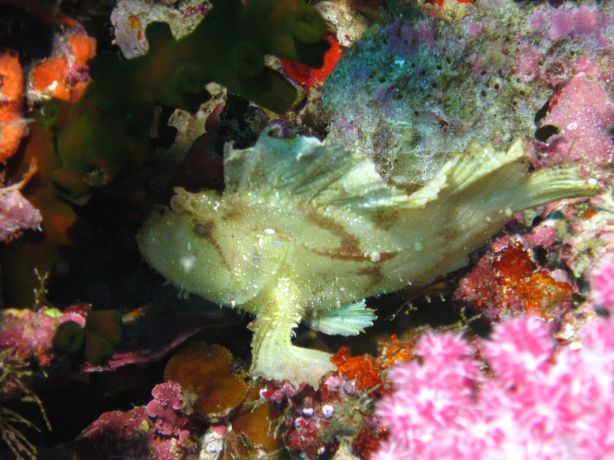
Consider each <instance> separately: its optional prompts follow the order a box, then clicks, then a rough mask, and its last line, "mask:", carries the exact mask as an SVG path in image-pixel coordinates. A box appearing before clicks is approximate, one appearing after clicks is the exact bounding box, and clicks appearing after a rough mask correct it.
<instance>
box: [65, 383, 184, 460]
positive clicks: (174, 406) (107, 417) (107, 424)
mask: <svg viewBox="0 0 614 460" xmlns="http://www.w3.org/2000/svg"><path fill="white" fill-rule="evenodd" d="M151 394H152V395H153V397H154V399H153V400H152V401H150V402H149V404H147V406H145V407H135V408H134V409H131V410H129V411H126V412H121V411H113V412H105V413H104V414H102V415H101V416H100V418H99V419H98V420H96V421H95V422H94V423H92V424H91V425H90V426H88V427H87V428H86V429H85V430H83V432H82V433H81V434H80V435H79V437H78V438H77V439H76V440H75V442H74V445H73V450H74V452H73V454H74V455H73V457H72V458H73V459H74V460H79V459H84V460H85V459H87V460H96V459H105V460H106V459H108V458H116V457H117V458H119V457H122V458H135V459H141V458H142V459H145V458H147V459H152V460H175V459H183V458H187V456H188V455H190V454H194V453H195V449H196V443H195V442H194V441H193V440H192V439H191V435H190V431H189V430H188V429H187V426H188V423H189V419H188V417H187V415H186V414H185V412H183V399H182V394H181V386H180V385H179V384H178V383H176V382H166V383H163V384H160V385H156V386H155V387H154V388H153V390H152V392H151Z"/></svg>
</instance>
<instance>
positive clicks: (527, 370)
mask: <svg viewBox="0 0 614 460" xmlns="http://www.w3.org/2000/svg"><path fill="white" fill-rule="evenodd" d="M612 337H614V322H613V321H611V320H593V321H592V322H590V323H588V324H587V325H586V326H585V328H584V330H583V347H582V348H581V349H579V350H575V349H570V348H561V349H558V350H557V348H556V344H555V342H554V341H553V340H552V339H551V337H550V333H549V330H548V325H547V324H546V323H545V322H542V321H541V320H539V319H537V318H535V317H521V318H516V319H513V320H509V321H505V322H503V323H501V324H499V325H498V326H497V327H496V328H495V332H494V334H493V338H492V340H491V341H489V342H485V343H484V344H483V346H481V347H479V346H477V347H473V346H470V345H469V344H467V343H466V342H465V341H464V340H462V339H460V338H459V337H458V336H455V335H452V334H450V333H445V334H428V335H426V336H424V337H423V338H422V339H420V341H419V342H418V344H417V347H416V355H418V356H419V357H420V358H421V359H420V360H414V361H412V362H409V363H406V364H402V365H399V366H398V367H396V368H395V369H393V370H392V371H391V375H390V377H391V380H392V382H393V384H394V386H395V392H394V393H393V394H392V395H391V396H389V397H387V398H385V399H384V400H382V401H381V402H380V403H379V406H378V412H379V414H380V415H381V417H382V420H383V422H384V424H385V425H386V426H387V427H388V428H389V431H390V438H389V440H388V441H387V442H386V443H385V444H384V445H383V447H382V449H381V450H380V451H379V452H378V453H377V454H376V456H375V457H374V458H375V459H377V460H384V459H392V458H394V459H401V458H421V459H441V458H459V459H463V458H467V459H474V458H483V459H491V458H492V459H494V458H512V457H516V458H539V459H544V458H549V459H553V458H604V457H606V456H608V455H609V456H611V455H612V454H614V439H612V436H611V435H609V434H608V433H612V430H613V428H614V339H612ZM480 351H481V352H482V354H483V356H484V358H485V361H481V360H479V359H477V358H476V357H475V356H476V353H479V352H480Z"/></svg>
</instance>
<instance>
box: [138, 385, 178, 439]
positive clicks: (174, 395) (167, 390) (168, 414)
mask: <svg viewBox="0 0 614 460" xmlns="http://www.w3.org/2000/svg"><path fill="white" fill-rule="evenodd" d="M151 394H152V396H153V397H154V399H152V400H151V401H150V402H149V403H148V404H147V406H145V412H146V413H147V415H148V416H149V417H150V418H151V419H153V420H155V423H156V431H157V432H158V433H159V434H162V435H166V436H170V435H173V436H179V437H181V436H182V434H183V436H184V437H185V433H183V430H181V429H180V427H183V426H185V424H186V423H187V422H188V418H187V417H185V415H184V414H183V413H182V412H181V410H182V409H183V397H182V395H181V385H179V384H178V383H177V382H165V383H162V384H160V385H156V386H155V387H154V388H153V390H151ZM186 433H187V432H186Z"/></svg>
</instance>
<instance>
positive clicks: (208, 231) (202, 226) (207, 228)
mask: <svg viewBox="0 0 614 460" xmlns="http://www.w3.org/2000/svg"><path fill="white" fill-rule="evenodd" d="M193 232H194V234H195V235H197V236H200V237H202V238H210V237H211V235H212V234H213V222H212V221H208V222H204V223H202V222H199V223H197V224H195V225H194V228H193Z"/></svg>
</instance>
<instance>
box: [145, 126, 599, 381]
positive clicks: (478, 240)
mask: <svg viewBox="0 0 614 460" xmlns="http://www.w3.org/2000/svg"><path fill="white" fill-rule="evenodd" d="M526 171H527V167H526V164H525V161H524V155H523V150H522V146H521V144H520V143H516V144H514V146H513V147H512V148H511V149H510V151H509V152H507V153H500V152H495V151H494V150H493V149H492V148H488V147H477V146H472V147H470V148H469V149H468V150H467V151H466V152H464V153H463V154H462V155H459V156H457V157H455V158H453V159H452V160H450V161H449V162H448V163H447V164H446V165H445V166H444V167H443V169H442V170H441V171H440V172H439V173H438V174H437V175H436V176H435V177H434V178H433V179H432V180H431V181H430V182H428V183H427V184H426V185H425V186H424V187H423V188H421V189H419V190H418V191H417V192H415V193H413V194H411V195H407V194H405V193H404V192H402V191H400V190H397V189H395V188H393V187H391V186H389V185H387V184H386V183H385V182H384V181H383V180H382V179H381V177H380V176H379V175H378V174H377V172H376V171H375V167H374V165H373V164H372V163H371V162H370V160H368V159H367V158H365V157H362V156H360V155H356V154H351V153H349V152H346V151H344V150H343V149H341V148H339V147H335V146H329V145H326V144H321V143H320V142H319V141H317V140H316V139H313V138H304V137H297V138H296V139H293V140H283V139H274V138H272V137H269V136H268V134H267V133H266V132H265V133H263V135H262V136H261V138H260V140H259V141H258V143H257V144H256V146H254V147H253V148H251V149H248V150H245V151H236V150H232V149H228V151H227V152H226V155H225V181H226V190H225V192H224V193H223V195H221V196H220V195H218V194H216V193H214V192H203V193H196V194H191V193H188V192H186V191H185V190H183V189H177V191H176V192H177V194H176V195H175V197H174V198H173V200H172V201H171V206H170V209H167V210H165V211H163V212H162V213H156V214H154V215H153V216H152V217H151V218H150V219H149V220H148V222H146V223H145V225H144V227H143V229H142V230H141V232H140V234H139V237H138V241H139V244H140V248H141V251H142V253H143V255H144V256H145V258H146V259H147V260H148V261H149V262H150V263H151V264H152V266H153V267H155V268H156V269H157V270H159V271H160V272H161V273H162V274H164V275H165V276H166V277H167V278H168V279H169V280H170V281H171V282H173V283H174V284H176V285H177V286H179V287H181V288H182V289H185V290H186V291H189V292H193V293H195V294H198V295H200V296H202V297H205V298H207V299H210V300H212V301H213V302H216V303H218V304H220V305H223V306H231V307H239V308H241V309H243V310H245V311H247V312H249V313H252V314H254V315H256V319H255V321H254V322H253V323H252V324H251V326H250V327H251V329H252V330H253V331H254V339H253V343H252V348H253V363H252V373H253V374H254V375H262V376H265V377H268V378H279V379H282V378H288V379H290V380H292V381H296V382H298V381H307V382H311V383H314V382H316V381H317V379H318V378H319V377H320V376H321V375H322V374H323V373H324V372H326V371H327V370H330V369H332V365H331V363H330V361H329V355H328V354H326V353H323V352H320V351H315V350H308V349H304V348H299V347H295V346H293V345H292V344H291V335H292V329H293V327H295V326H296V325H297V324H298V323H299V322H300V321H301V319H303V318H306V317H309V318H317V317H318V316H319V315H323V314H327V315H329V316H330V314H331V311H332V312H335V311H339V312H342V311H344V310H343V308H342V307H343V306H345V305H347V304H352V303H355V302H357V301H359V300H361V299H364V298H366V297H369V296H374V295H379V294H382V293H386V292H391V291H395V290H398V289H401V288H403V287H404V286H406V285H407V284H409V283H413V284H421V283H425V282H428V281H429V280H432V279H433V278H434V277H436V276H438V275H442V274H444V273H447V272H449V271H451V270H453V269H455V268H458V267H460V266H462V265H463V264H464V263H465V257H466V255H467V254H468V253H469V252H471V251H473V250H475V249H476V248H478V247H479V246H481V245H482V244H483V243H484V242H485V241H486V240H487V239H488V238H489V237H490V236H492V235H493V234H494V233H496V232H497V231H499V230H500V229H501V228H502V227H503V226H504V225H505V223H506V222H507V221H508V220H509V219H510V216H511V214H512V212H514V211H517V210H520V209H525V208H528V207H532V206H536V205H539V204H542V203H545V202H548V201H551V200H553V199H559V198H563V197H567V196H575V195H582V194H593V193H595V192H597V191H598V187H596V186H594V185H591V184H589V183H588V182H586V181H585V180H584V179H582V178H581V175H580V173H579V171H578V170H577V169H576V168H573V167H564V168H558V169H547V170H541V171H539V172H537V173H533V174H528V173H527V172H526ZM333 316H334V315H333ZM358 316H360V315H358ZM363 316H365V317H367V316H368V310H364V315H363ZM367 319H368V318H367ZM355 320H356V323H355V324H354V323H353V322H354V321H355ZM339 321H340V325H339V328H341V324H342V323H343V322H344V321H345V322H349V323H350V325H349V328H350V329H353V333H358V332H360V330H361V329H362V327H364V326H365V325H368V324H370V321H367V320H365V319H364V318H363V319H362V321H361V319H360V318H359V319H356V318H354V317H351V318H340V319H339ZM338 333H342V332H341V330H339V331H338ZM345 333H346V335H347V330H346V331H345Z"/></svg>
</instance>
